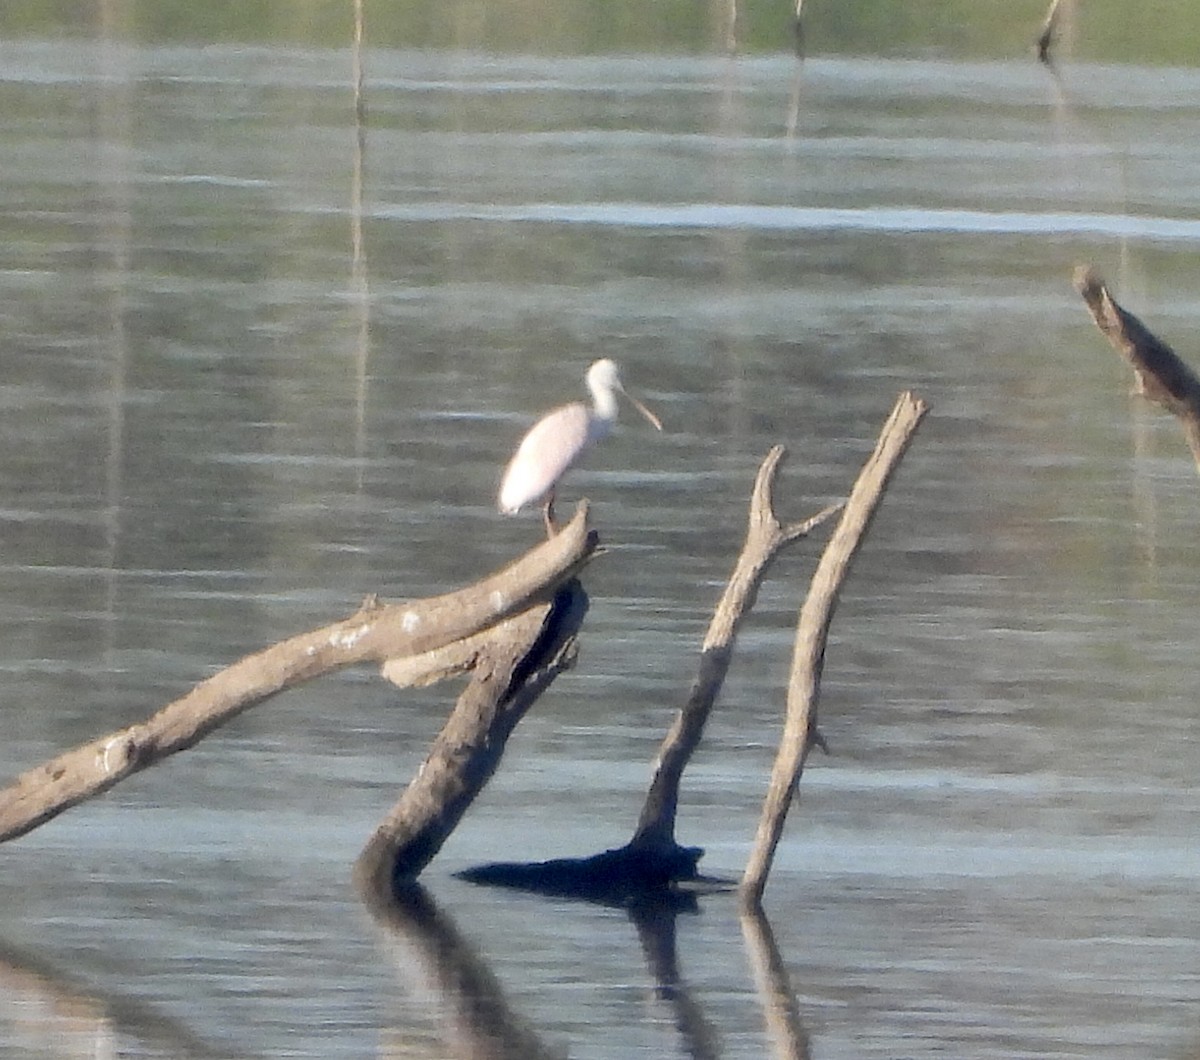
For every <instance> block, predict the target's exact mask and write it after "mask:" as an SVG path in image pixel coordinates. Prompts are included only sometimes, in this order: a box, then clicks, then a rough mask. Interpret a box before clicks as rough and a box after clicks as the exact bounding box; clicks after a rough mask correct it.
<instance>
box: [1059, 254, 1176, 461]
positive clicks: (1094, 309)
mask: <svg viewBox="0 0 1200 1060" xmlns="http://www.w3.org/2000/svg"><path fill="white" fill-rule="evenodd" d="M1074 281H1075V289H1076V290H1077V291H1078V292H1079V294H1080V295H1081V296H1082V298H1083V300H1084V302H1085V303H1086V304H1087V307H1088V310H1089V312H1090V313H1091V314H1092V319H1093V320H1094V321H1095V322H1096V327H1098V328H1099V329H1100V331H1101V333H1102V334H1103V335H1104V337H1105V338H1106V339H1108V341H1109V343H1110V344H1111V345H1112V347H1113V349H1115V350H1116V351H1117V352H1118V353H1119V354H1120V355H1121V356H1122V357H1124V358H1125V360H1126V361H1128V362H1129V364H1130V366H1131V367H1132V368H1133V374H1134V379H1135V389H1136V391H1137V393H1139V394H1141V395H1142V396H1144V397H1146V398H1148V399H1149V400H1150V401H1153V402H1156V403H1157V404H1159V405H1161V406H1162V407H1163V408H1165V409H1166V410H1167V411H1168V412H1170V413H1173V414H1174V415H1175V416H1176V417H1177V418H1178V419H1179V421H1180V423H1181V424H1182V425H1183V433H1184V436H1185V437H1186V438H1187V443H1188V447H1189V448H1190V449H1191V451H1192V457H1193V458H1194V459H1195V461H1196V467H1197V469H1198V470H1200V379H1197V377H1196V375H1195V373H1194V372H1193V371H1192V370H1191V368H1189V367H1188V366H1187V365H1186V364H1185V363H1184V362H1183V361H1182V360H1181V359H1180V358H1179V356H1178V355H1177V354H1176V353H1175V351H1174V350H1172V349H1171V347H1170V346H1168V345H1167V344H1166V343H1165V342H1163V341H1162V340H1161V339H1159V338H1158V337H1157V336H1156V335H1154V334H1153V333H1152V332H1151V331H1150V329H1149V328H1147V327H1146V325H1145V324H1143V323H1142V322H1141V321H1140V320H1139V319H1138V318H1137V317H1136V316H1134V315H1133V314H1132V313H1130V312H1129V311H1128V310H1125V309H1123V308H1122V307H1121V306H1120V305H1118V304H1117V302H1116V301H1115V299H1114V298H1113V297H1112V295H1111V294H1109V292H1108V288H1107V286H1105V283H1104V281H1103V280H1102V279H1101V278H1100V276H1099V275H1098V274H1097V273H1096V272H1095V271H1094V270H1093V269H1091V268H1090V267H1089V266H1087V265H1080V266H1078V267H1077V268H1076V269H1075V276H1074Z"/></svg>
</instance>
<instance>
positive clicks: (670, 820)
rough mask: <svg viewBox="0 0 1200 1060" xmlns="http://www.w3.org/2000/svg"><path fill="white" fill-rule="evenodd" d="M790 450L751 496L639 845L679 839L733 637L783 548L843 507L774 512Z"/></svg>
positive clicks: (662, 754)
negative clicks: (681, 809) (786, 517)
mask: <svg viewBox="0 0 1200 1060" xmlns="http://www.w3.org/2000/svg"><path fill="white" fill-rule="evenodd" d="M785 455H786V450H785V449H784V448H783V446H781V445H777V446H775V447H774V448H773V449H771V451H770V452H769V453H767V456H766V458H765V459H764V460H763V462H762V466H761V467H760V468H759V469H758V475H757V477H756V478H755V480H754V490H753V492H752V493H751V496H750V513H749V525H748V526H747V529H746V541H745V544H743V545H742V551H741V554H740V555H739V556H738V559H737V563H736V564H735V566H734V569H733V573H732V574H731V575H730V577H729V581H728V582H727V583H726V585H725V591H724V593H722V595H721V599H720V601H719V602H718V603H717V607H716V610H715V611H714V612H713V617H712V621H711V622H710V623H709V627H708V633H707V634H706V635H705V637H704V643H703V644H702V645H701V646H700V663H699V669H698V672H697V674H696V679H695V681H694V682H693V684H692V688H691V692H690V693H689V694H688V698H687V702H686V703H685V704H684V705H683V707H682V709H681V710H680V711H679V713H678V714H677V715H676V717H675V721H674V724H673V725H672V726H671V729H670V730H669V731H668V733H667V735H666V737H665V738H664V739H663V742H662V746H661V747H660V749H659V753H658V761H657V762H656V763H655V769H654V777H653V779H652V780H651V782H650V789H649V791H648V792H647V793H646V801H645V803H644V804H643V805H642V812H641V816H640V817H639V819H638V824H637V828H636V830H635V831H634V836H633V840H632V843H633V844H635V845H643V846H646V845H648V846H654V847H664V846H670V845H672V844H674V842H675V817H676V811H677V809H678V804H679V785H680V782H681V780H682V778H683V771H684V769H685V768H686V766H687V764H688V762H689V760H690V759H691V757H692V754H693V753H694V752H695V750H696V748H697V747H698V746H699V744H700V738H701V736H702V735H703V733H704V726H705V725H706V724H707V722H708V716H709V714H711V713H712V708H713V704H714V703H715V702H716V699H717V696H718V694H719V693H720V691H721V687H722V685H723V684H724V683H725V675H726V674H727V673H728V671H729V663H730V660H731V659H732V657H733V647H734V642H735V641H736V640H737V634H738V628H739V627H740V626H741V623H742V619H743V618H745V617H746V615H747V614H749V612H750V610H751V608H753V607H754V601H755V599H756V597H757V596H758V589H759V586H760V585H761V584H762V580H763V578H764V577H765V576H766V573H767V569H768V568H769V567H770V565H771V563H772V562H773V561H774V559H775V557H776V556H777V555H778V554H779V551H780V550H781V549H782V548H783V547H784V546H785V545H788V544H790V543H791V542H793V541H797V540H799V539H800V538H802V537H805V536H806V535H807V534H808V533H809V532H810V531H811V530H813V529H815V528H816V527H817V526H820V524H821V523H823V522H825V520H827V519H828V518H829V517H830V516H832V515H834V514H835V513H836V512H838V511H839V510H840V509H841V507H842V506H841V505H840V504H835V505H831V506H830V507H828V508H825V509H824V510H823V511H820V512H818V513H817V514H816V515H814V516H812V517H811V518H809V519H805V520H804V521H803V522H798V523H789V524H788V525H786V526H784V525H783V524H782V523H781V522H780V521H779V518H778V516H776V514H775V499H774V492H775V479H776V476H777V474H778V471H779V467H780V464H781V463H782V461H783V458H784V456H785Z"/></svg>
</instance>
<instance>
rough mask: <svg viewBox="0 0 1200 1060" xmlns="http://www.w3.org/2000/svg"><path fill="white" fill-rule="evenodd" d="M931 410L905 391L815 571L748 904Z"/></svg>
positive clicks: (766, 867) (749, 872)
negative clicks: (831, 665) (857, 582)
mask: <svg viewBox="0 0 1200 1060" xmlns="http://www.w3.org/2000/svg"><path fill="white" fill-rule="evenodd" d="M927 411H928V406H927V405H926V404H925V402H924V401H922V400H921V399H920V398H918V397H916V396H915V395H913V394H912V393H910V392H908V391H906V392H904V393H902V394H901V395H900V396H899V398H898V399H897V401H896V404H895V407H894V408H893V409H892V412H891V415H890V416H889V417H888V419H887V422H886V423H885V424H884V427H883V430H882V431H881V433H880V435H879V441H878V442H877V443H876V446H875V451H874V452H873V453H872V454H871V456H870V457H869V458H868V459H867V462H866V463H865V464H864V465H863V468H862V471H861V472H859V476H858V479H857V481H856V482H855V483H854V488H853V490H851V492H850V499H849V500H848V501H847V502H846V508H845V510H844V511H843V513H842V518H841V521H840V522H839V523H838V526H837V529H836V530H834V532H833V536H832V537H831V538H830V539H829V543H828V544H827V545H826V546H825V551H824V553H823V554H822V556H821V560H820V562H819V563H818V564H817V569H816V571H815V573H814V574H813V578H812V584H811V586H810V587H809V590H808V596H807V597H806V599H805V601H804V606H803V607H802V608H801V610H800V621H799V625H798V627H797V630H796V646H795V650H794V653H793V656H792V671H791V677H790V679H789V681H788V697H787V718H786V720H785V722H784V729H783V735H782V737H781V739H780V744H779V752H778V754H777V756H776V758H775V765H774V768H773V769H772V771H771V782H770V786H769V788H768V790H767V796H766V799H765V800H764V802H763V809H762V816H761V818H760V820H759V825H758V833H757V835H756V837H755V841H754V848H753V850H752V852H751V855H750V860H749V863H748V864H747V866H746V871H745V874H744V875H743V877H742V882H741V886H740V888H739V892H740V896H741V899H742V904H743V906H744V907H746V908H754V907H756V906H758V905H759V904H760V903H761V901H762V892H763V888H764V887H765V886H766V880H767V874H768V873H769V872H770V870H771V862H772V860H773V859H774V856H775V848H776V846H777V845H778V843H779V837H780V835H781V834H782V832H783V825H784V821H785V820H786V818H787V812H788V808H789V807H790V806H791V802H792V797H793V795H794V794H795V791H796V787H797V785H798V784H799V783H800V775H801V773H802V772H803V770H804V762H805V759H806V758H807V757H808V751H809V748H810V747H811V746H812V744H813V742H814V736H815V734H816V731H817V698H818V693H819V691H820V684H821V670H822V667H823V665H824V660H825V644H826V641H827V640H828V637H829V625H830V622H831V621H832V620H833V612H834V608H835V607H836V606H837V601H838V596H839V594H840V593H841V588H842V583H843V582H844V581H845V579H846V575H847V573H849V570H850V563H851V561H852V560H853V559H854V556H855V554H856V553H857V552H858V549H859V546H860V545H861V544H862V542H863V539H864V537H865V536H866V533H867V529H868V528H869V527H870V524H871V519H872V518H873V516H874V514H875V511H876V509H877V508H878V507H879V502H880V501H881V500H882V499H883V495H884V492H885V491H886V490H887V485H888V481H889V480H890V478H891V476H892V473H893V472H894V471H895V469H896V467H897V466H898V465H899V463H900V460H901V458H902V457H903V456H904V453H905V450H906V449H907V448H908V444H909V442H910V441H911V440H912V437H913V435H914V433H915V432H916V429H917V427H918V426H920V423H921V420H922V419H923V418H924V416H925V413H926V412H927Z"/></svg>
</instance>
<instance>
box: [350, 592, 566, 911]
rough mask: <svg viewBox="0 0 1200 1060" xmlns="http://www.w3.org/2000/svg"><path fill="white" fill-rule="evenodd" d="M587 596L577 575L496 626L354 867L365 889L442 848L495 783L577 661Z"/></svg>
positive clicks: (397, 881) (412, 871) (408, 874)
mask: <svg viewBox="0 0 1200 1060" xmlns="http://www.w3.org/2000/svg"><path fill="white" fill-rule="evenodd" d="M586 613H587V596H586V595H585V593H584V591H583V587H582V586H581V585H580V584H579V581H578V580H577V579H572V580H571V581H570V582H568V583H567V584H566V585H564V586H563V587H562V588H561V589H559V591H558V593H557V595H556V596H555V597H554V599H553V600H552V601H550V602H549V603H544V604H538V605H537V606H535V607H532V608H530V609H529V610H528V611H525V612H523V613H521V614H519V615H516V616H514V617H513V618H510V619H508V620H507V621H506V622H503V623H501V624H500V625H498V626H496V627H495V628H494V629H493V630H492V631H491V635H490V637H489V638H488V640H487V641H486V643H484V644H483V645H481V647H480V649H479V651H478V653H477V655H476V658H475V660H474V662H473V664H472V666H471V681H470V683H469V684H468V685H467V688H466V690H465V691H464V692H463V693H462V695H461V696H459V699H458V703H457V704H456V705H455V708H454V710H453V712H452V713H451V715H450V718H449V720H448V721H447V722H446V724H445V725H444V726H443V727H442V731H441V732H440V733H439V734H438V736H437V738H436V739H435V741H434V744H433V749H432V750H431V751H430V752H429V756H428V757H427V758H426V759H425V762H424V763H423V764H422V766H421V768H420V769H419V770H418V771H417V775H416V776H415V777H414V778H413V780H412V783H410V784H409V786H408V788H407V789H406V790H405V792H404V794H403V795H402V796H401V797H400V800H399V801H398V802H397V803H396V805H395V806H394V807H393V808H392V811H391V812H390V813H389V814H388V815H387V817H386V818H385V819H384V821H383V823H382V824H380V826H379V827H378V828H377V829H376V830H375V833H374V835H372V836H371V839H370V841H369V842H368V843H367V845H366V848H365V849H364V850H363V852H362V853H361V854H360V855H359V858H358V861H357V862H356V864H355V867H354V875H355V882H356V883H357V885H358V887H359V889H360V891H361V892H363V893H364V894H374V895H376V896H380V895H386V894H387V893H389V892H390V891H393V890H395V889H396V888H398V887H401V886H402V885H404V884H405V883H408V882H410V881H412V880H415V879H416V877H417V876H418V874H419V873H420V872H421V871H422V870H423V869H424V868H425V866H426V865H428V864H429V862H430V861H432V860H433V858H434V857H435V856H436V854H437V852H438V851H439V850H441V848H442V844H443V843H444V842H445V841H446V839H447V838H449V836H450V833H451V832H453V831H454V829H455V827H456V826H457V825H458V822H459V821H460V820H462V817H463V814H465V813H466V812H467V809H468V807H469V806H470V805H471V803H472V802H473V801H474V800H475V796H476V795H478V794H479V792H480V791H482V790H483V788H484V785H486V784H487V782H488V781H489V780H490V779H491V777H492V775H493V773H495V771H496V767H497V766H498V765H499V764H500V758H501V756H502V755H503V754H504V748H505V744H506V743H507V741H508V737H509V736H510V735H512V731H513V729H514V728H516V725H517V723H518V722H519V721H520V720H521V718H523V717H524V716H525V713H526V711H528V710H529V708H530V707H531V706H532V705H533V703H534V701H535V700H536V699H537V698H538V696H540V695H541V694H542V692H543V691H545V689H546V688H547V687H548V686H549V684H550V682H552V681H553V680H554V679H555V677H557V676H558V675H559V674H560V673H562V672H563V671H564V670H566V669H568V668H570V667H571V666H572V665H573V664H574V661H575V635H576V634H577V633H578V632H579V627H580V625H581V624H582V622H583V617H584V615H585V614H586Z"/></svg>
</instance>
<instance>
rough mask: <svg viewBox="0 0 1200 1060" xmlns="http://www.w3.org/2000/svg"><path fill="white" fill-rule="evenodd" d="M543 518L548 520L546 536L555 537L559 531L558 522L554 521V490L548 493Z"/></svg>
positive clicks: (543, 507)
mask: <svg viewBox="0 0 1200 1060" xmlns="http://www.w3.org/2000/svg"><path fill="white" fill-rule="evenodd" d="M542 518H543V519H544V520H545V522H546V536H547V537H554V536H555V535H556V534H557V533H558V523H556V522H555V521H554V490H551V491H550V492H549V493H548V494H546V503H545V504H543V505H542Z"/></svg>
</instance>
